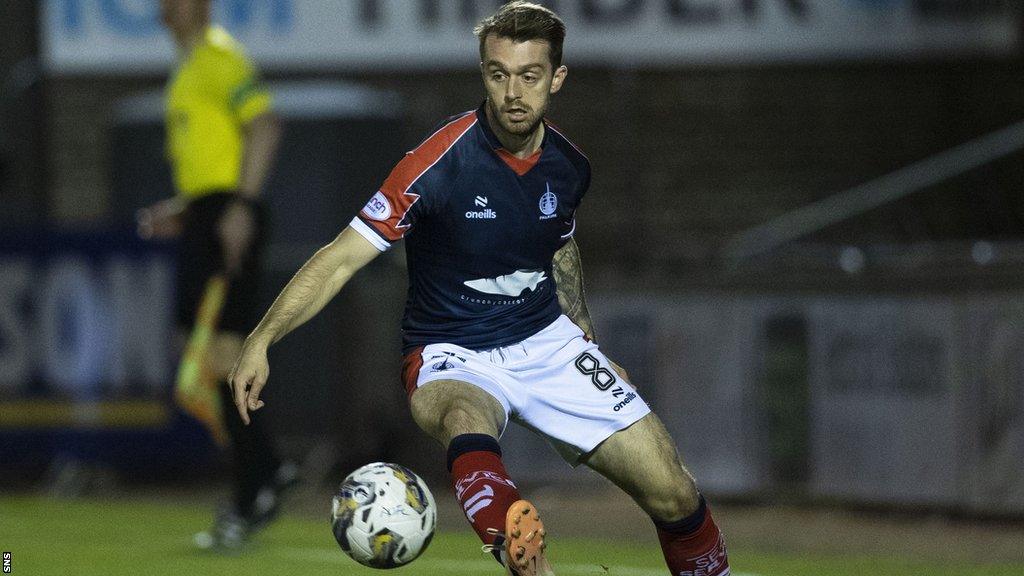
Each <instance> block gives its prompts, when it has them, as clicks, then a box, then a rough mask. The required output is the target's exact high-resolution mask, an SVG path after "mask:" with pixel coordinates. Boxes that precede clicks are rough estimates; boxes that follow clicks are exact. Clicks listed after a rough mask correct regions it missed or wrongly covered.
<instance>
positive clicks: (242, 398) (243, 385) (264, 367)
mask: <svg viewBox="0 0 1024 576" xmlns="http://www.w3.org/2000/svg"><path fill="white" fill-rule="evenodd" d="M269 376H270V363H269V362H268V361H267V347H266V346H264V345H262V344H259V343H256V342H253V341H252V340H250V339H248V338H247V339H246V340H245V344H244V345H243V346H242V352H241V354H239V355H238V361H236V362H235V367H234V368H233V369H232V370H231V374H230V375H229V376H228V386H230V387H231V396H232V397H233V398H234V400H235V408H237V409H238V415H239V416H241V417H242V422H244V423H245V424H246V425H247V426H248V425H249V422H250V417H249V413H250V412H255V411H257V410H259V409H260V408H263V406H264V402H263V400H260V392H262V391H263V387H264V386H266V385H267V378H268V377H269Z"/></svg>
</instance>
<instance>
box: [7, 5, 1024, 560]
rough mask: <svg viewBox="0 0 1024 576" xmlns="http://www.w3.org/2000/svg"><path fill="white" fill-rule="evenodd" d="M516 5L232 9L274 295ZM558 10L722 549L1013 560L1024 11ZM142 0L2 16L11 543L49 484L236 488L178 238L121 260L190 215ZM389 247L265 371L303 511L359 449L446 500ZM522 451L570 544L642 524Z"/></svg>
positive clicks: (629, 304) (588, 210) (648, 342)
mask: <svg viewBox="0 0 1024 576" xmlns="http://www.w3.org/2000/svg"><path fill="white" fill-rule="evenodd" d="M498 3H500V2H490V1H483V0H481V1H479V2H474V1H472V0H466V1H458V2H456V1H444V2H441V1H430V0H422V1H398V0H390V1H389V0H377V1H375V0H322V1H317V0H217V1H216V2H215V4H216V5H217V9H218V12H217V20H218V21H220V22H221V23H223V24H225V25H227V26H228V27H229V28H230V29H231V30H232V31H234V32H235V33H236V34H237V35H238V37H239V38H240V39H241V40H242V41H243V42H244V43H246V45H247V46H248V47H249V48H250V50H251V52H252V53H253V55H254V56H255V57H256V59H257V60H258V61H259V62H260V63H261V65H262V68H263V70H264V75H265V77H266V78H267V80H268V81H269V82H270V83H271V86H272V88H273V89H274V91H275V92H276V93H277V95H278V103H279V108H280V112H281V113H282V115H283V116H284V118H285V121H286V133H285V140H284V144H283V148H282V151H281V157H280V160H279V162H278V166H277V169H276V170H275V172H274V174H273V176H272V177H271V182H270V185H269V187H268V190H267V192H266V194H267V197H268V201H269V202H270V203H271V205H272V207H273V210H274V214H275V217H274V234H273V239H272V248H271V250H270V251H269V253H268V265H269V267H270V269H271V270H272V274H271V282H269V283H268V286H267V287H266V288H265V290H264V291H265V295H264V297H265V299H266V300H267V301H268V302H269V299H270V298H272V296H273V295H274V294H276V292H277V290H278V289H279V288H280V287H281V286H282V285H283V283H284V282H285V281H287V279H288V277H290V274H291V273H292V272H293V271H294V270H295V269H296V268H297V267H298V266H299V265H300V264H301V263H302V261H304V259H305V258H306V257H307V256H308V255H309V254H310V253H311V252H312V250H313V249H315V247H317V246H318V245H321V244H323V243H324V242H326V241H327V240H329V239H330V238H331V237H333V235H334V234H335V233H336V232H337V230H339V229H340V228H341V227H342V226H344V224H345V223H346V222H347V221H348V219H349V218H350V217H351V215H352V214H353V213H354V212H355V210H357V209H358V208H359V207H360V206H361V205H362V203H363V202H364V201H365V200H366V198H368V197H369V195H371V194H372V192H373V190H375V189H376V186H377V185H378V184H379V182H380V181H381V180H382V179H383V177H384V176H385V174H386V172H387V170H388V169H389V168H390V167H391V166H392V165H393V164H394V163H395V162H396V161H397V159H398V158H400V156H401V154H402V153H403V152H404V150H406V149H409V148H411V147H413V146H414V145H415V144H416V143H417V142H418V140H419V139H421V138H422V137H423V136H424V135H426V134H427V133H429V131H430V129H431V127H432V126H433V125H434V124H436V122H437V121H439V120H440V119H442V118H444V117H446V116H447V115H450V114H452V113H455V112H457V111H460V110H465V109H469V108H471V107H474V106H476V105H477V104H478V102H479V100H480V98H481V96H482V91H481V90H480V86H479V76H478V75H477V73H476V72H475V70H474V63H475V56H476V44H475V41H474V39H473V38H472V36H471V34H470V32H469V30H470V28H471V24H472V23H473V22H474V21H475V20H476V19H478V17H480V16H482V15H484V14H485V13H486V12H487V11H488V10H490V9H491V8H492V7H493V6H495V5H497V4H498ZM547 4H549V5H552V6H553V7H555V8H558V9H560V10H561V11H562V12H563V14H564V15H565V16H566V20H567V23H568V25H569V38H568V43H567V47H566V59H567V64H568V65H569V66H570V71H571V73H570V77H569V81H568V83H567V84H566V89H565V90H564V91H563V92H562V93H561V94H559V95H558V96H557V97H556V99H555V101H554V105H553V109H552V111H551V117H552V119H553V120H554V121H555V122H556V123H557V124H558V125H559V126H560V127H562V128H564V130H565V131H566V133H567V134H569V135H570V137H572V138H573V139H574V141H576V142H577V143H578V144H579V145H580V146H581V147H582V148H583V149H584V150H585V151H586V152H587V154H588V155H589V157H590V158H591V161H592V163H593V165H594V185H593V187H592V190H591V192H590V194H589V195H588V198H587V202H586V204H585V207H584V209H583V211H582V213H581V215H580V216H581V218H580V227H579V229H578V234H577V238H578V240H579V242H580V245H581V248H582V250H583V253H584V259H585V261H586V266H587V280H588V288H589V299H590V300H591V308H592V311H593V313H594V316H595V319H596V321H597V324H598V334H599V337H600V339H601V342H602V346H603V347H604V348H605V349H606V351H607V352H608V353H609V355H610V356H612V357H613V358H616V359H617V360H618V361H619V363H620V364H622V365H624V366H625V367H626V368H627V369H628V370H629V371H630V373H631V374H632V375H633V377H634V379H635V380H636V381H637V383H638V384H639V385H640V387H641V390H642V391H643V392H644V394H645V396H646V397H648V398H649V399H650V400H651V402H652V403H653V404H654V406H655V407H656V409H657V410H658V411H659V413H660V414H661V415H662V417H663V419H664V420H665V421H666V423H667V424H668V425H669V427H670V429H671V430H672V432H673V434H674V435H675V436H676V438H677V440H678V441H679V442H680V444H681V446H682V448H683V451H684V455H685V457H686V459H687V461H688V462H689V463H690V464H691V466H692V467H693V469H694V470H695V472H696V473H697V475H698V478H699V479H700V480H701V483H702V486H703V488H704V489H705V490H706V491H707V492H708V493H709V494H711V495H712V496H714V497H715V498H716V499H718V500H722V501H723V502H725V503H726V506H727V509H726V511H725V512H724V513H723V514H721V516H722V518H723V524H724V526H725V529H726V532H727V534H730V516H731V517H732V518H733V519H734V520H733V522H734V525H733V530H732V534H734V535H735V536H733V538H735V540H732V542H733V544H734V545H735V542H736V540H738V541H739V546H740V551H741V553H742V552H743V551H745V550H768V551H780V550H781V551H786V552H790V553H792V554H794V555H797V556H801V555H804V556H806V557H807V558H808V561H809V562H810V563H811V564H810V565H811V566H814V564H813V562H814V559H815V558H817V556H816V555H817V554H826V555H829V554H831V555H836V554H839V555H843V554H853V555H867V556H870V557H877V558H880V559H881V560H879V561H878V562H875V563H874V564H873V566H874V567H875V568H878V567H879V566H882V567H884V566H885V565H886V562H899V561H905V560H906V559H907V558H916V557H923V558H932V559H938V560H940V561H943V562H947V561H948V562H961V563H967V564H965V565H967V566H971V567H972V568H978V567H980V566H981V565H982V564H988V563H1009V562H1016V563H1017V564H1016V566H1017V568H1019V569H1021V570H1024V568H1020V566H1021V565H1024V544H1020V542H1024V528H1022V525H1021V523H1020V522H1021V519H1022V518H1024V467H1022V466H1021V464H1020V463H1021V462H1022V461H1024V383H1022V382H1024V381H1022V368H1024V364H1022V359H1024V354H1022V352H1024V331H1022V328H1024V320H1022V317H1024V316H1022V312H1024V304H1021V298H1020V296H1021V295H1022V292H1024V274H1022V272H1021V271H1022V270H1024V244H1022V242H1021V240H1022V236H1024V200H1022V199H1021V183H1022V176H1024V174H1022V172H1024V169H1022V162H1021V160H1022V159H1024V155H1022V153H1021V149H1022V148H1024V134H1022V132H1024V128H1022V127H1021V125H1018V124H1017V123H1018V122H1020V121H1021V118H1022V116H1024V91H1022V90H1021V89H1020V86H1021V85H1022V82H1021V81H1022V80H1024V67H1022V66H1021V64H1022V59H1024V43H1022V41H1021V35H1022V34H1024V15H1022V10H1021V8H1020V6H1019V4H1018V3H1016V2H1013V1H1011V0H1005V1H1000V0H785V1H783V0H688V1H684V0H664V1H655V0H646V1H644V0H605V1H598V0H590V1H588V0H560V1H558V2H547ZM156 6H157V2H155V1H150V0H47V1H43V2H34V1H31V0H8V1H5V2H3V3H2V4H0V82H2V84H0V86H2V88H0V462H2V463H3V468H2V469H0V489H2V491H3V492H2V494H0V548H4V550H7V546H8V545H7V544H6V542H5V538H4V532H5V528H4V524H5V522H3V518H4V515H5V514H4V508H7V509H8V512H7V514H8V515H9V517H11V518H15V519H19V518H21V519H23V517H22V516H19V515H18V514H19V511H20V512H21V513H25V511H26V510H28V511H32V510H36V508H33V507H34V506H39V507H41V508H39V509H40V510H42V509H43V508H45V506H46V504H40V503H37V502H36V501H35V500H32V498H33V496H34V495H56V496H59V497H61V498H81V499H84V502H85V503H86V505H88V503H90V502H93V501H95V500H96V499H99V501H100V502H109V501H112V500H117V499H121V498H124V497H126V496H128V497H132V498H136V497H137V498H138V499H139V500H140V501H142V502H143V503H142V504H140V506H144V505H151V502H150V501H159V502H164V503H167V502H170V503H171V504H177V505H181V504H182V502H184V501H186V500H192V501H195V500H196V499H198V500H199V501H200V502H204V503H205V502H213V501H214V500H215V499H216V498H217V496H218V491H217V490H216V488H212V489H211V488H210V486H217V482H219V481H220V480H221V478H222V472H223V470H222V469H221V468H220V467H219V465H218V464H217V462H218V459H217V458H215V457H214V448H213V447H212V446H211V445H210V443H209V441H208V439H207V438H206V437H205V436H204V433H203V431H202V430H201V428H200V427H198V426H196V425H195V424H194V423H193V422H190V421H189V420H188V419H187V418H185V417H183V416H181V415H180V414H178V413H177V412H176V411H175V410H174V408H173V406H172V404H171V402H170V401H169V396H170V382H171V380H172V375H173V368H174V358H173V356H172V352H171V350H170V336H171V334H170V332H171V325H170V323H171V315H170V310H169V308H170V305H169V304H170V302H172V301H173V300H172V296H173V292H172V290H173V286H172V285H171V279H172V278H173V274H172V273H171V271H172V270H173V266H174V265H176V264H175V261H174V251H173V246H168V245H150V244H145V243H142V242H141V241H139V240H137V239H136V238H134V237H133V235H132V214H133V212H134V210H136V209H137V208H139V207H141V206H143V205H144V204H146V203H148V202H149V201H151V200H155V199H157V198H161V197H164V196H167V195H168V194H169V193H170V191H169V181H168V175H167V171H166V168H165V167H164V166H163V152H162V148H161V145H162V144H161V142H162V140H161V139H162V132H161V130H162V128H161V127H160V119H161V116H160V103H161V101H160V90H161V88H162V86H163V84H164V81H165V75H166V72H167V69H168V65H169V63H170V61H171V58H172V52H171V49H170V44H169V41H168V40H167V39H166V38H165V35H164V34H163V33H162V32H161V31H160V29H159V27H158V26H157V25H156V15H157V7H156ZM325 23H326V24H325ZM402 257H403V255H402V251H401V250H396V251H393V252H392V253H389V255H388V256H387V257H385V258H381V259H379V260H378V261H377V262H375V263H374V264H373V265H372V266H371V267H370V268H369V269H367V270H365V271H364V272H363V273H362V274H361V276H360V277H359V278H358V279H357V280H356V281H355V282H354V283H353V285H352V286H351V287H350V288H346V291H345V292H344V293H343V294H342V295H341V297H339V298H338V299H337V301H336V302H335V303H333V304H332V305H331V306H330V307H329V308H328V309H327V310H326V312H325V314H323V315H322V317H321V318H319V319H317V320H316V321H314V322H313V323H311V325H310V326H308V327H306V328H304V329H303V330H302V331H300V332H298V333H296V334H294V335H293V336H292V337H290V338H289V339H287V340H285V341H284V342H283V343H282V344H280V345H279V346H277V348H276V349H275V350H274V351H273V357H272V362H273V366H274V379H273V380H272V382H271V388H270V389H269V391H268V394H269V396H268V403H269V406H270V408H269V411H268V414H267V417H268V418H270V419H271V420H272V421H273V424H274V426H275V428H276V429H277V430H279V431H280V434H281V435H282V438H284V439H285V440H286V441H287V446H288V449H289V451H290V452H291V454H292V455H294V456H295V457H296V458H299V459H300V460H301V461H303V463H304V470H305V473H306V476H307V478H309V479H310V480H309V481H308V482H307V484H306V486H305V487H304V488H303V492H302V494H301V495H300V498H299V499H298V501H297V502H296V503H295V505H294V512H293V513H294V514H295V515H297V516H298V517H300V518H302V517H306V516H314V517H315V516H316V515H317V514H322V513H323V512H322V507H323V506H324V503H325V501H326V495H327V494H329V491H330V484H331V483H332V482H335V481H337V480H338V479H340V478H341V477H342V476H344V474H345V473H346V472H347V471H348V470H351V469H352V468H354V467H356V466H358V465H360V464H362V463H365V462H367V461H369V460H377V459H385V460H394V461H398V462H402V463H404V464H407V465H409V466H411V467H412V468H414V469H416V470H418V471H421V472H422V473H424V475H426V476H427V477H428V479H430V480H431V485H432V486H434V487H435V490H434V491H435V493H438V494H439V495H441V496H443V495H444V494H445V493H446V488H445V480H444V474H443V469H442V464H441V461H440V455H439V451H438V450H437V449H436V448H435V447H433V446H432V445H431V444H430V443H429V442H428V441H427V440H426V439H425V438H424V437H423V436H422V435H421V434H419V433H418V432H417V431H416V430H415V429H414V428H413V426H412V425H411V423H410V422H409V421H408V419H407V415H406V412H405V410H406V409H405V406H404V402H403V400H402V394H401V391H400V388H399V386H398V384H397V366H398V338H399V336H398V333H397V326H398V321H399V318H400V315H401V305H402V302H403V296H404V294H403V293H404V277H403V275H402V271H401V259H402ZM504 443H505V445H506V450H507V451H508V452H509V455H510V457H509V460H510V467H511V468H512V469H514V470H516V475H517V477H518V478H520V481H521V483H523V484H524V485H525V486H527V487H528V488H529V489H530V490H535V491H537V492H538V493H542V494H543V496H542V497H541V498H542V499H548V500H550V501H552V506H553V508H554V509H555V512H554V514H555V516H556V520H555V521H556V522H559V521H564V522H566V526H567V527H571V529H572V531H574V532H575V531H577V530H578V531H581V532H583V533H584V534H590V535H591V536H594V537H609V536H614V535H616V534H614V531H612V530H609V529H607V528H601V526H602V525H604V523H603V522H602V521H600V520H599V521H589V520H588V519H587V518H585V517H583V516H582V515H580V514H578V511H579V509H578V508H576V507H574V505H573V504H571V503H570V502H571V500H569V499H568V498H567V496H568V495H571V494H577V493H582V494H585V495H586V500H585V502H587V503H589V504H590V505H591V506H590V507H589V509H590V510H591V511H592V513H593V514H595V518H598V519H608V523H612V524H615V525H616V526H626V527H628V528H629V530H628V533H629V534H630V536H634V535H635V537H636V539H637V540H641V541H642V540H643V539H644V538H648V537H649V534H647V533H646V532H644V530H645V529H644V528H643V527H642V526H641V524H642V522H640V521H637V522H632V521H629V520H626V521H623V520H622V519H621V517H620V516H619V515H618V514H619V511H622V510H628V503H624V502H622V501H621V498H618V497H616V496H614V495H612V494H610V493H609V492H608V491H607V485H606V484H605V483H603V481H601V480H600V479H599V478H597V477H595V475H593V474H590V473H588V472H585V471H575V472H573V471H571V470H569V469H568V468H567V467H565V466H564V464H562V463H561V462H560V461H559V460H558V458H557V456H555V455H554V453H553V452H552V451H550V450H548V449H547V448H546V446H545V445H544V443H543V442H541V441H538V440H537V439H535V438H532V437H531V436H529V435H528V434H525V433H522V432H519V431H512V432H510V433H509V434H508V436H507V438H506V440H505V442H504ZM25 498H29V500H27V501H26V500H25ZM62 502H64V501H63V500H62ZM66 502H68V504H67V506H69V507H71V506H74V505H75V504H73V503H72V502H71V501H66ZM186 508H187V506H186ZM600 510H606V512H600ZM607 510H612V511H616V512H615V514H614V515H612V516H609V514H610V513H609V512H607ZM445 511H446V512H445ZM445 511H443V514H442V525H443V526H447V527H449V528H451V529H459V528H460V527H461V525H460V523H459V522H460V521H461V520H460V518H459V517H458V512H457V510H455V509H445ZM202 512H203V511H201V510H200V511H198V513H202ZM560 514H561V516H560ZM621 514H622V515H625V516H626V517H627V518H632V517H631V516H629V515H630V514H631V512H628V511H622V512H621ZM27 516H31V514H28V515H27ZM27 516H25V517H27ZM86 516H88V515H87V514H86ZM97 516H101V514H100V513H99V512H97ZM196 518H197V522H200V521H202V520H198V519H199V518H201V516H200V515H197V516H196ZM445 518H447V521H446V520H445ZM574 518H575V520H574ZM562 519H564V520H562ZM640 520H642V519H640ZM9 527H10V524H8V529H10V528H9ZM200 527H201V526H195V527H194V528H196V529H198V528H200ZM22 534H24V533H22ZM186 535H187V532H186ZM815 535H820V537H819V538H815V537H814V536H815ZM16 537H17V534H16V533H15V532H9V533H8V538H12V539H13V538H16ZM648 539H649V538H648ZM16 541H18V542H21V540H16ZM954 543H955V544H954ZM1014 543H1016V544H1014ZM14 548H15V549H14V552H15V554H17V552H18V548H17V547H14ZM16 557H17V556H16ZM655 565H656V564H655ZM824 566H826V565H825V564H819V565H818V566H817V568H816V573H819V574H829V573H836V574H839V573H842V572H830V571H829V569H828V568H824ZM200 570H212V568H211V567H210V566H205V568H202V567H201V568H200ZM881 571H882V572H887V571H886V570H885V569H882V570H881ZM750 572H756V573H759V574H761V575H762V576H765V575H768V574H775V573H780V574H781V573H784V572H772V571H771V569H770V568H760V569H758V570H751V571H750ZM902 573H910V572H908V571H903V572H902ZM926 573H937V572H926ZM993 573H995V572H993ZM1008 573H1009V572H1008Z"/></svg>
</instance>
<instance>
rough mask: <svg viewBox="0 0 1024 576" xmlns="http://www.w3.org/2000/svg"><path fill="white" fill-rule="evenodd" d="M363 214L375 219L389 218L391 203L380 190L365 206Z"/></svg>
mask: <svg viewBox="0 0 1024 576" xmlns="http://www.w3.org/2000/svg"><path fill="white" fill-rule="evenodd" d="M363 215H364V216H366V217H367V218H370V219H373V220H387V219H388V218H389V217H391V203H390V202H388V199H387V198H386V197H384V193H383V192H381V191H380V190H378V191H377V193H376V194H374V195H373V197H372V198H370V201H369V202H367V203H366V206H363Z"/></svg>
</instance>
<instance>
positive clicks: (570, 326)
mask: <svg viewBox="0 0 1024 576" xmlns="http://www.w3.org/2000/svg"><path fill="white" fill-rule="evenodd" d="M402 372H403V374H402V376H403V380H404V381H405V385H406V389H407V391H408V392H409V393H410V395H411V394H412V393H413V392H414V391H415V390H416V389H417V388H420V387H422V386H426V385H427V384H429V383H430V382H433V381H435V380H459V381H462V382H467V383H469V384H472V385H474V386H478V387H479V388H481V389H483V390H484V391H486V392H487V393H489V394H490V395H491V396H494V398H496V399H497V400H498V402H500V403H501V406H502V408H504V409H505V416H506V421H507V420H508V419H511V420H513V421H515V422H517V423H519V424H520V425H522V426H524V427H526V428H529V429H531V430H534V431H535V432H537V433H539V434H541V435H542V436H544V437H546V438H547V439H548V440H549V441H550V442H551V444H552V445H553V446H554V447H555V449H556V450H558V452H559V454H561V456H562V457H563V458H565V459H566V461H568V462H569V463H570V464H572V465H573V466H575V465H577V464H579V461H580V458H581V457H582V456H583V455H585V454H587V453H589V452H591V451H592V450H593V449H594V448H596V447H597V446H598V444H600V443H601V442H604V441H605V439H607V438H608V437H609V436H611V435H612V434H614V433H615V432H618V431H619V430H622V429H624V428H627V427H628V426H630V425H631V424H633V423H634V422H636V421H637V420H639V419H641V418H643V417H644V416H646V415H647V414H648V413H649V412H650V411H651V409H650V408H649V407H648V406H647V403H646V402H644V400H643V398H641V397H640V394H639V393H637V391H636V388H634V387H633V386H632V385H631V384H630V383H628V382H626V381H625V380H623V379H622V377H621V376H619V374H618V373H617V372H615V370H614V369H613V368H612V365H611V363H610V362H608V358H606V357H605V355H604V354H602V353H601V351H600V350H599V349H598V347H597V344H594V343H593V342H589V341H588V340H587V339H586V338H584V337H583V331H582V330H580V328H579V327H578V326H576V324H575V323H573V322H572V320H569V318H568V317H566V316H565V315H562V316H559V317H558V319H557V320H555V321H554V322H552V323H551V324H549V325H548V326H547V327H545V328H544V329H543V330H541V331H540V332H538V333H536V334H534V335H533V336H530V337H529V338H527V339H526V340H523V341H522V342H519V343H518V344H512V345H509V346H503V347H501V348H494V349H491V350H482V351H473V350H468V349H466V348H463V347H461V346H456V345H454V344H430V345H427V346H425V347H423V348H422V349H417V350H414V351H413V352H412V353H410V354H409V355H408V356H406V359H405V362H404V366H403V370H402ZM502 432H504V430H502Z"/></svg>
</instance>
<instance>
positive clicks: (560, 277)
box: [552, 238, 594, 340]
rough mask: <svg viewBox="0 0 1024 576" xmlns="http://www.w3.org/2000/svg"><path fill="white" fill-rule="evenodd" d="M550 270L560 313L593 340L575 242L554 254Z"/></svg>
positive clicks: (581, 268) (592, 327)
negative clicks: (560, 308) (555, 287)
mask: <svg viewBox="0 0 1024 576" xmlns="http://www.w3.org/2000/svg"><path fill="white" fill-rule="evenodd" d="M552 268H553V269H554V274H555V285H556V286H557V287H558V303H559V305H561V307H562V312H564V313H565V315H566V316H568V317H569V319H571V320H572V321H573V322H575V323H576V325H577V326H579V327H580V328H581V329H582V330H583V333H584V334H586V336H587V338H589V339H590V340H594V325H593V322H591V320H590V311H589V310H587V300H586V298H585V297H584V294H583V264H582V263H581V261H580V249H579V246H577V245H576V240H574V239H572V238H570V239H569V242H567V243H566V244H565V246H562V248H560V249H559V250H558V252H555V257H554V259H553V260H552Z"/></svg>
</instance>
